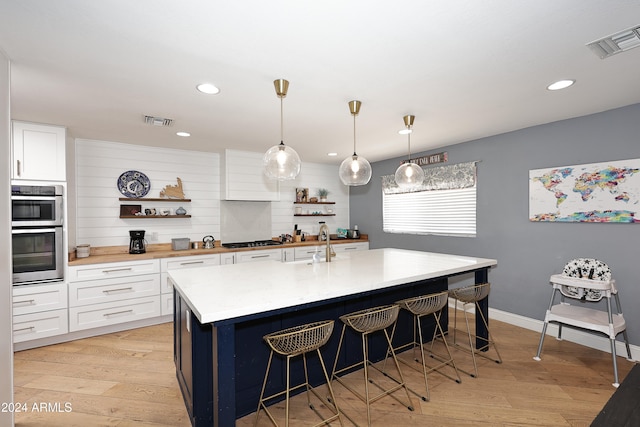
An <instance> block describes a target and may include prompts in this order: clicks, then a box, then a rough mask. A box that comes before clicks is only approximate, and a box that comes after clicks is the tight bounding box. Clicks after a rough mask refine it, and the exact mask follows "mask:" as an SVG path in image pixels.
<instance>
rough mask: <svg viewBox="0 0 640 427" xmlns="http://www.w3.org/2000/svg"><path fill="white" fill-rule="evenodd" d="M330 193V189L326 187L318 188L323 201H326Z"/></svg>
mask: <svg viewBox="0 0 640 427" xmlns="http://www.w3.org/2000/svg"><path fill="white" fill-rule="evenodd" d="M328 195H329V190H327V189H326V188H319V189H318V197H320V201H321V202H326V201H327V196H328Z"/></svg>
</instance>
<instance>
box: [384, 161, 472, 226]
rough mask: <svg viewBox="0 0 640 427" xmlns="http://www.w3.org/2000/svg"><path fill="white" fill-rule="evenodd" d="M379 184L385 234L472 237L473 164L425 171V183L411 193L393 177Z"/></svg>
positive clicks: (390, 176) (386, 178)
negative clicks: (398, 184)
mask: <svg viewBox="0 0 640 427" xmlns="http://www.w3.org/2000/svg"><path fill="white" fill-rule="evenodd" d="M382 180H383V181H382V191H383V195H382V217H383V221H382V222H383V230H384V231H385V232H387V233H401V234H434V235H441V236H465V237H475V235H476V166H475V162H470V163H460V164H457V165H451V166H440V167H435V168H428V169H425V181H424V183H423V184H422V185H421V186H420V187H418V188H414V189H411V190H403V189H400V188H399V187H398V186H397V185H396V184H395V180H394V176H393V175H389V176H383V177H382Z"/></svg>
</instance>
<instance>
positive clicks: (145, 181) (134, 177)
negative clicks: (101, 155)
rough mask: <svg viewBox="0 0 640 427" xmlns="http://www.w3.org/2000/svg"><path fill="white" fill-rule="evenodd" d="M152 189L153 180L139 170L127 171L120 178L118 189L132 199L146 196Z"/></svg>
mask: <svg viewBox="0 0 640 427" xmlns="http://www.w3.org/2000/svg"><path fill="white" fill-rule="evenodd" d="M150 189H151V181H149V178H147V175H145V174H143V173H142V172H139V171H127V172H124V173H123V174H122V175H120V178H118V190H120V192H121V193H122V194H123V195H124V196H125V197H129V198H132V199H137V198H139V197H144V196H146V195H147V193H149V190H150Z"/></svg>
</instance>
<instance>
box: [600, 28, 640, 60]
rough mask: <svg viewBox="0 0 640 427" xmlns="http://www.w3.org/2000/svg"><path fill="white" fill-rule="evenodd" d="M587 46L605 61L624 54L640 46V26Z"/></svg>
mask: <svg viewBox="0 0 640 427" xmlns="http://www.w3.org/2000/svg"><path fill="white" fill-rule="evenodd" d="M587 46H588V47H589V48H590V49H591V50H592V51H593V53H595V54H596V55H598V57H599V58H600V59H605V58H608V57H610V56H611V55H615V54H616V53H620V52H624V51H626V50H629V49H633V48H634V47H638V46H640V26H636V27H633V28H629V29H628V30H624V31H620V32H618V33H616V34H613V35H610V36H608V37H605V38H603V39H600V40H596V41H594V42H591V43H588V44H587Z"/></svg>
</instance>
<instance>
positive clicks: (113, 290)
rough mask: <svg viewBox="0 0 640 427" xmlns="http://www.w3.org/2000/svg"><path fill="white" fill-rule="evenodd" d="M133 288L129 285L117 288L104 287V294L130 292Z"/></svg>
mask: <svg viewBox="0 0 640 427" xmlns="http://www.w3.org/2000/svg"><path fill="white" fill-rule="evenodd" d="M132 290H133V288H132V287H131V286H129V287H128V288H118V289H105V290H104V291H102V292H104V293H105V294H111V293H114V292H130V291H132Z"/></svg>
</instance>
